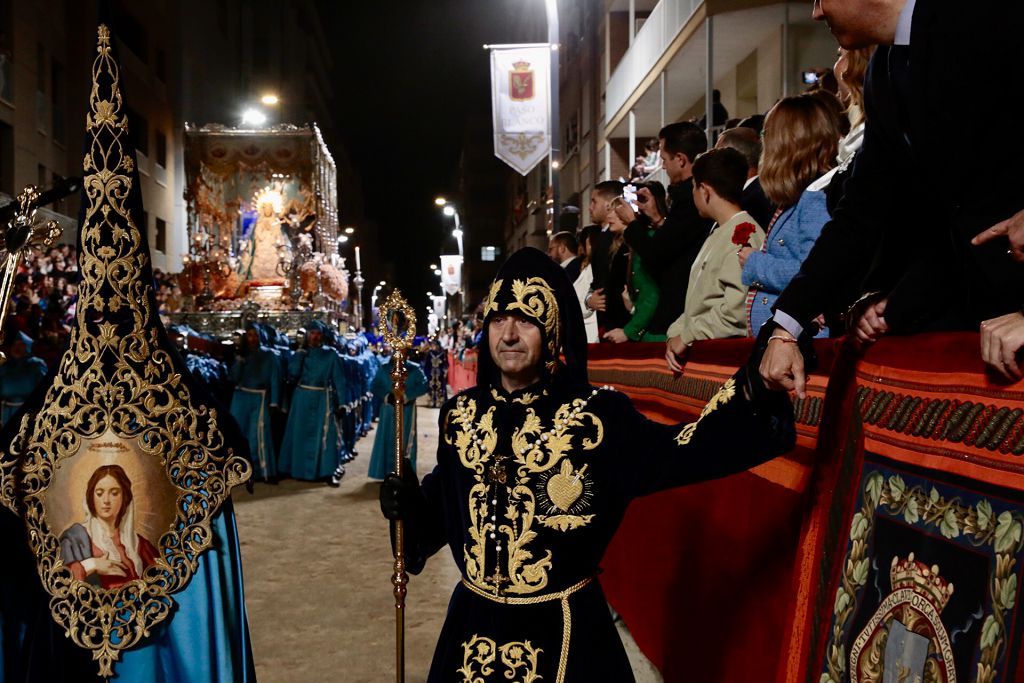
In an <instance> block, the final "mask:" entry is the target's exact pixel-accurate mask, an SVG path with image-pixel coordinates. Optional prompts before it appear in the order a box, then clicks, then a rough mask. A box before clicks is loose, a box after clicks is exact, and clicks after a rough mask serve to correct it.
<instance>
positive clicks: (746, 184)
mask: <svg viewBox="0 0 1024 683" xmlns="http://www.w3.org/2000/svg"><path fill="white" fill-rule="evenodd" d="M755 180H757V176H756V175H754V176H750V177H749V178H747V182H745V183H743V189H744V190H745V189H747V188H748V187H750V183H752V182H754V181H755Z"/></svg>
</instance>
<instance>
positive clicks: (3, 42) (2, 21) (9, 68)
mask: <svg viewBox="0 0 1024 683" xmlns="http://www.w3.org/2000/svg"><path fill="white" fill-rule="evenodd" d="M13 24H14V22H13V20H12V18H11V0H0V100H3V101H4V102H9V103H13V102H14V68H13V65H12V63H11V62H12V60H13V59H14V48H13V45H12V43H11V34H10V28H4V27H10V26H12V25H13ZM8 158H10V157H8ZM0 189H3V187H2V186H0Z"/></svg>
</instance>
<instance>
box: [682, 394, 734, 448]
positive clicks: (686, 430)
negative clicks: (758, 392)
mask: <svg viewBox="0 0 1024 683" xmlns="http://www.w3.org/2000/svg"><path fill="white" fill-rule="evenodd" d="M735 395H736V380H734V379H732V378H731V377H730V378H729V379H728V380H726V382H725V384H723V385H722V388H721V389H719V390H718V393H717V394H715V395H714V396H712V397H711V400H709V401H708V402H707V404H706V405H705V406H704V410H702V411H700V417H698V418H697V421H696V422H691V423H690V424H688V425H686V426H685V427H683V429H682V431H680V432H679V434H678V435H676V443H677V444H679V445H680V446H685V445H686V444H688V443H690V440H691V439H693V434H694V432H696V431H697V425H699V424H700V421H701V420H703V419H704V418H705V417H707V416H708V415H710V414H711V413H713V412H714V411H716V410H718V409H719V408H720V407H721V406H724V405H725V404H726V403H728V402H729V401H730V400H732V397H733V396H735Z"/></svg>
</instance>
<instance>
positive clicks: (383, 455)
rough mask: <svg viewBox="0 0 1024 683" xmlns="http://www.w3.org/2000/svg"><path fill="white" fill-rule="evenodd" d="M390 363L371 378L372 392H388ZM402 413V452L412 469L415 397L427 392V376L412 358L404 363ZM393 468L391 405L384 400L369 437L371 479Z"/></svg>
mask: <svg viewBox="0 0 1024 683" xmlns="http://www.w3.org/2000/svg"><path fill="white" fill-rule="evenodd" d="M391 368H392V364H391V363H390V362H389V363H388V364H387V365H382V366H381V367H380V369H379V370H377V376H376V377H374V378H373V386H372V389H373V395H374V396H375V397H376V396H382V397H386V396H387V395H388V394H390V393H391ZM405 370H406V372H407V373H408V374H407V375H406V377H405V412H404V414H403V416H402V417H403V420H404V422H403V423H402V431H403V432H404V436H405V444H406V446H405V452H406V455H407V456H408V458H409V460H411V461H412V469H413V471H415V470H416V399H417V398H419V397H420V396H423V395H424V394H425V393H427V377H426V375H424V374H423V370H421V369H420V366H419V365H417V364H416V363H413V362H412V361H406V362H405ZM394 471H395V407H394V406H393V405H391V403H390V402H389V401H387V400H385V401H384V403H383V405H382V406H381V411H380V421H379V422H378V423H377V436H376V437H375V438H374V440H373V455H372V456H370V471H369V476H370V478H371V479H383V478H384V477H386V476H388V475H389V474H391V473H392V472H394Z"/></svg>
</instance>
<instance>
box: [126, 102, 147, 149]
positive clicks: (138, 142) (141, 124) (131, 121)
mask: <svg viewBox="0 0 1024 683" xmlns="http://www.w3.org/2000/svg"><path fill="white" fill-rule="evenodd" d="M125 110H126V112H127V114H128V139H129V140H130V141H131V143H132V144H133V145H135V149H136V150H137V151H138V152H141V153H142V154H144V155H146V156H149V123H148V122H147V121H146V119H145V117H143V116H142V114H140V113H139V112H137V111H135V110H134V109H132V108H131V107H125Z"/></svg>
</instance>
